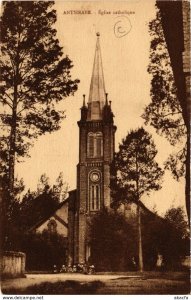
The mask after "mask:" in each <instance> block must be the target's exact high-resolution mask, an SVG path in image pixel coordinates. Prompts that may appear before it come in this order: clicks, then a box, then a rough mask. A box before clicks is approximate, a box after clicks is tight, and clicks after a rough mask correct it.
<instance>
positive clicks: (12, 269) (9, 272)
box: [1, 251, 26, 278]
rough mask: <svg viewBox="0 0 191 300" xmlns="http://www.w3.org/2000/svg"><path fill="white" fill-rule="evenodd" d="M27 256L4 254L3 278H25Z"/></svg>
mask: <svg viewBox="0 0 191 300" xmlns="http://www.w3.org/2000/svg"><path fill="white" fill-rule="evenodd" d="M25 260H26V256H25V254H24V253H22V252H14V251H6V252H4V253H3V257H2V261H1V268H2V271H1V273H2V277H6V278H14V277H23V276H24V273H25Z"/></svg>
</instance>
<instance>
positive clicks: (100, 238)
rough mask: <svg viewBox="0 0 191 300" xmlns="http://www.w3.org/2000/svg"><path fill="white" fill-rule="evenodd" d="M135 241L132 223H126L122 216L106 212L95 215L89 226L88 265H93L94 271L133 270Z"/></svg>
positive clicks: (135, 252)
mask: <svg viewBox="0 0 191 300" xmlns="http://www.w3.org/2000/svg"><path fill="white" fill-rule="evenodd" d="M135 239H136V234H135V229H134V226H133V223H132V224H130V223H128V222H127V220H126V219H125V217H124V215H122V214H119V213H117V212H115V211H107V210H104V211H102V212H100V213H99V214H96V215H95V216H94V218H93V219H92V221H91V222H90V224H89V242H90V246H91V257H90V261H89V263H90V264H91V263H93V264H95V266H96V271H124V270H127V269H135V265H134V263H133V262H134V258H135V257H136V255H137V250H136V241H135Z"/></svg>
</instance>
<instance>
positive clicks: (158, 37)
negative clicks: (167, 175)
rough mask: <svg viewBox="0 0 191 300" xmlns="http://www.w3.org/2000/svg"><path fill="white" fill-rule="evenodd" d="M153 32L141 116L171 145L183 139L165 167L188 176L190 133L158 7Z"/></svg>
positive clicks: (175, 175)
mask: <svg viewBox="0 0 191 300" xmlns="http://www.w3.org/2000/svg"><path fill="white" fill-rule="evenodd" d="M149 32H150V35H151V39H152V40H151V46H150V63H149V66H148V72H149V74H151V76H152V79H151V90H150V96H151V102H150V103H149V104H148V105H147V107H146V108H145V112H144V114H143V115H142V117H143V118H144V119H145V123H146V124H150V125H152V126H153V127H154V128H155V129H156V131H157V133H158V134H161V135H164V136H165V137H166V138H167V140H168V141H169V142H170V143H171V145H177V143H181V144H182V145H183V146H182V149H181V150H179V152H177V153H173V154H171V155H170V156H169V158H168V159H167V161H166V163H165V168H166V169H168V170H171V171H172V175H173V177H174V178H175V179H176V180H178V179H179V178H180V177H182V176H185V171H186V170H185V163H186V145H185V141H186V139H185V137H186V133H187V129H186V123H185V121H184V118H183V113H184V112H183V106H182V105H181V99H178V96H177V89H176V86H175V81H174V76H173V71H172V67H171V62H170V57H169V53H168V49H167V45H166V41H165V37H164V34H163V29H162V22H161V16H160V12H159V10H157V15H156V19H154V20H152V21H151V22H150V23H149Z"/></svg>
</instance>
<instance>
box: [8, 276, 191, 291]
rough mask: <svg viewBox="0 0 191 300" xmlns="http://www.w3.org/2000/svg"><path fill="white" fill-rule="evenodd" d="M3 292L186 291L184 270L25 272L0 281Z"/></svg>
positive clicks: (187, 278)
mask: <svg viewBox="0 0 191 300" xmlns="http://www.w3.org/2000/svg"><path fill="white" fill-rule="evenodd" d="M2 292H3V293H5V294H25V293H26V294H114V295H116V294H123V295H124V294H126V295H141V294H145V295H149V294H155V295H156V294H159V295H160V294H175V295H178V294H185V295H187V294H189V293H190V284H189V274H188V272H165V273H164V272H163V273H162V272H144V273H143V274H138V273H119V274H117V273H116V274H111V273H110V274H109V273H108V274H95V275H84V274H27V276H26V278H20V279H10V280H5V281H3V282H2Z"/></svg>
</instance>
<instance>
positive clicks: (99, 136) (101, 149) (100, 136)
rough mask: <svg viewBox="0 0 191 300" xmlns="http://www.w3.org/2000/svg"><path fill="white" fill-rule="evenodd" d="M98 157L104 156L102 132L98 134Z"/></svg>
mask: <svg viewBox="0 0 191 300" xmlns="http://www.w3.org/2000/svg"><path fill="white" fill-rule="evenodd" d="M96 156H97V157H101V156H103V135H102V133H101V132H98V133H96Z"/></svg>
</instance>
